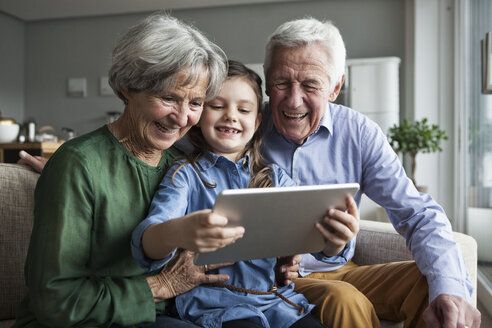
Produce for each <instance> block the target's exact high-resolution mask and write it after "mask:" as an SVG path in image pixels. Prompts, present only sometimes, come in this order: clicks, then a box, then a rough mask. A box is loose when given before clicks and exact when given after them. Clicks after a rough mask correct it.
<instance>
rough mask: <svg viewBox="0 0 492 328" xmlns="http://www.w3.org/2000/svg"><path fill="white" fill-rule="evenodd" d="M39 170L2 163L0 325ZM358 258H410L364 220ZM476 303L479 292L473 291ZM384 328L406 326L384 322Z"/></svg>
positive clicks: (11, 301) (14, 295)
mask: <svg viewBox="0 0 492 328" xmlns="http://www.w3.org/2000/svg"><path fill="white" fill-rule="evenodd" d="M38 177H39V174H38V173H36V172H34V171H32V170H31V169H30V168H28V167H26V166H22V165H17V164H5V163H0V227H1V228H0V295H1V297H0V328H2V327H11V326H12V324H13V322H14V320H15V312H16V308H17V306H18V304H19V302H20V300H21V299H22V297H23V295H24V293H25V291H26V288H25V284H24V269H23V268H24V260H25V257H26V254H27V249H28V246H29V236H30V234H31V229H32V220H33V206H34V204H33V203H34V202H33V195H34V188H35V185H36V181H37V179H38ZM360 226H361V230H360V232H359V234H358V235H357V247H356V251H355V257H354V262H355V263H357V264H359V265H365V264H373V263H385V262H391V261H403V260H409V259H412V255H411V254H410V252H409V251H408V250H407V249H406V247H405V241H404V239H403V237H401V236H400V235H398V234H397V233H396V232H395V230H394V229H393V226H392V225H391V224H389V223H384V222H374V221H366V220H361V224H360ZM454 239H455V241H456V242H457V243H458V244H459V245H460V246H461V249H462V251H463V255H464V258H465V262H466V266H467V268H468V272H469V273H470V277H471V279H472V281H473V283H474V285H475V286H476V281H477V244H476V242H475V240H474V239H473V238H472V237H470V236H467V235H465V234H462V233H458V232H455V233H454ZM472 299H473V302H474V305H476V292H475V293H474V294H473V297H472ZM381 326H382V327H400V326H401V327H402V324H401V323H394V322H382V323H381Z"/></svg>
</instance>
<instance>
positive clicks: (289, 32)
mask: <svg viewBox="0 0 492 328" xmlns="http://www.w3.org/2000/svg"><path fill="white" fill-rule="evenodd" d="M313 43H319V44H321V45H322V46H324V47H325V49H326V51H327V52H328V55H329V56H328V57H329V60H330V63H329V65H328V67H327V68H326V73H327V74H328V76H329V77H330V88H331V89H333V88H334V87H335V85H336V84H337V83H338V82H340V81H341V78H342V76H343V74H344V73H345V56H346V50H345V44H344V42H343V39H342V36H341V34H340V31H339V30H338V28H337V27H336V26H335V25H333V23H332V22H331V21H319V20H317V19H315V18H312V17H307V18H303V19H297V20H292V21H289V22H286V23H283V24H282V25H280V26H279V27H278V28H277V29H276V30H275V32H273V34H272V35H270V37H269V38H268V42H267V45H266V51H265V62H264V65H263V69H264V71H265V77H266V79H267V80H268V71H269V69H270V65H271V63H272V55H273V51H274V49H275V47H277V46H282V47H288V48H298V47H303V46H305V45H310V44H313Z"/></svg>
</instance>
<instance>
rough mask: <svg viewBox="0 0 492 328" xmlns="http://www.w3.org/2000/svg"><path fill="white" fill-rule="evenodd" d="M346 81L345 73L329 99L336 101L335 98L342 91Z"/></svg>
mask: <svg viewBox="0 0 492 328" xmlns="http://www.w3.org/2000/svg"><path fill="white" fill-rule="evenodd" d="M344 81H345V74H343V75H342V78H341V79H340V82H338V83H337V85H336V86H335V89H334V90H333V91H332V92H331V93H330V96H329V97H328V100H329V101H330V102H334V101H335V99H337V97H338V94H339V93H340V90H342V86H343V82H344Z"/></svg>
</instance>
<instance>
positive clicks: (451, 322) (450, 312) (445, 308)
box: [423, 294, 481, 328]
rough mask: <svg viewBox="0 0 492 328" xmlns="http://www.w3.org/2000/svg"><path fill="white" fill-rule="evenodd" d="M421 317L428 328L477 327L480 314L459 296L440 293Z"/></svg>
mask: <svg viewBox="0 0 492 328" xmlns="http://www.w3.org/2000/svg"><path fill="white" fill-rule="evenodd" d="M423 318H424V321H425V323H426V324H427V327H429V328H441V327H442V328H451V327H452V328H455V327H458V328H463V327H468V328H479V327H480V321H481V314H480V311H478V310H477V309H475V308H474V307H473V306H471V305H470V304H468V303H467V302H466V301H465V300H464V299H462V298H461V297H459V296H454V295H448V294H440V295H439V296H437V297H436V298H435V299H434V301H432V303H431V304H430V305H429V306H428V307H427V309H425V311H424V314H423Z"/></svg>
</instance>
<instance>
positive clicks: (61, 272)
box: [25, 151, 156, 327]
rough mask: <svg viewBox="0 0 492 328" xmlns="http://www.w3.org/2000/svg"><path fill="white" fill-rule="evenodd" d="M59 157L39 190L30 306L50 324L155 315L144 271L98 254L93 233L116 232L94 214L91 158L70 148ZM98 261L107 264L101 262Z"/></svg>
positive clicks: (29, 268) (126, 321)
mask: <svg viewBox="0 0 492 328" xmlns="http://www.w3.org/2000/svg"><path fill="white" fill-rule="evenodd" d="M56 155H59V156H56ZM54 157H58V158H56V159H54V158H52V159H51V160H50V161H49V162H48V164H47V165H46V167H45V169H44V170H43V173H42V175H41V177H40V179H39V181H38V184H37V186H36V191H35V209H34V226H33V231H32V236H31V242H30V246H29V252H28V257H27V260H26V268H25V275H26V284H27V286H28V288H29V295H30V298H29V304H28V306H29V308H30V311H32V312H33V313H34V315H35V316H36V318H37V320H38V321H39V322H40V323H42V324H43V325H46V326H50V327H72V326H100V325H108V326H109V325H111V324H113V323H116V324H121V325H124V326H127V325H132V324H136V323H142V322H148V321H154V320H155V316H156V314H155V311H156V310H155V307H156V306H155V303H154V301H153V297H152V293H151V291H150V287H149V286H148V284H147V281H146V279H145V277H144V276H143V275H140V274H134V275H126V274H125V272H108V271H111V270H108V269H107V268H111V267H114V266H112V264H111V263H107V262H111V261H114V260H113V259H108V260H107V261H104V260H105V258H102V260H101V258H99V259H97V260H96V259H95V258H94V255H93V254H94V253H97V250H94V249H92V248H93V247H94V241H93V240H94V236H95V235H96V234H99V235H107V238H108V240H110V239H111V238H113V235H114V233H113V232H110V231H97V230H98V228H99V226H98V225H96V224H95V222H96V221H97V220H101V218H96V217H95V214H94V213H95V205H94V204H95V203H96V202H97V200H96V199H95V198H96V197H95V191H94V183H95V181H92V179H93V175H92V174H91V172H90V169H89V167H90V164H89V162H90V159H87V160H84V157H83V156H82V155H81V154H78V153H76V152H69V151H68V152H63V155H61V154H55V156H54ZM103 219H104V218H103ZM112 233H113V235H111V234H112ZM101 252H108V250H101ZM112 252H118V250H117V249H115V250H112ZM115 258H116V257H115ZM95 261H99V262H104V264H102V266H100V267H99V268H97V266H98V265H95V264H94V262H95ZM101 272H103V273H101Z"/></svg>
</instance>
